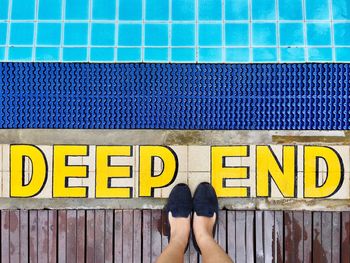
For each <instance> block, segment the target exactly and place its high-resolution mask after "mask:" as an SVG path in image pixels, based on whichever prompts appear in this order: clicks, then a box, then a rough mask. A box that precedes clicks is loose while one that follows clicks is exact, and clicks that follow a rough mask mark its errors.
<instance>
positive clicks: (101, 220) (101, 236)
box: [94, 210, 105, 262]
mask: <svg viewBox="0 0 350 263" xmlns="http://www.w3.org/2000/svg"><path fill="white" fill-rule="evenodd" d="M94 249H95V262H104V260H105V210H95V248H94Z"/></svg>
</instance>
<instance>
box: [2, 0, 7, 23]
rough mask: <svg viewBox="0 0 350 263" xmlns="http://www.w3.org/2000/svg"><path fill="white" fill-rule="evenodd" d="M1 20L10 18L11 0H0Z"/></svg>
mask: <svg viewBox="0 0 350 263" xmlns="http://www.w3.org/2000/svg"><path fill="white" fill-rule="evenodd" d="M0 6H2V8H0V20H1V19H3V20H7V19H8V7H9V0H0Z"/></svg>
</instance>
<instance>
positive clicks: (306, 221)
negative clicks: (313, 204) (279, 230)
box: [303, 211, 312, 263]
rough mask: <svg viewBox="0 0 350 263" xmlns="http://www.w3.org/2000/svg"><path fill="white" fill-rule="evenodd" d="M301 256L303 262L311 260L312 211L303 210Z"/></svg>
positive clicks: (307, 262) (308, 262)
mask: <svg viewBox="0 0 350 263" xmlns="http://www.w3.org/2000/svg"><path fill="white" fill-rule="evenodd" d="M303 240H304V242H303V256H304V260H303V262H304V263H310V262H312V212H310V211H309V212H308V211H304V212H303Z"/></svg>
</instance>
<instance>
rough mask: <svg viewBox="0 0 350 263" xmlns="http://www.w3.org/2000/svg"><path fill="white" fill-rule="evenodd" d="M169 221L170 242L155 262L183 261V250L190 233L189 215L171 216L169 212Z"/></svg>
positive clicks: (175, 262)
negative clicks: (185, 216) (186, 216)
mask: <svg viewBox="0 0 350 263" xmlns="http://www.w3.org/2000/svg"><path fill="white" fill-rule="evenodd" d="M169 223H170V226H171V227H170V229H171V234H170V242H169V244H168V246H167V247H166V248H165V250H164V251H163V252H162V254H161V255H160V256H159V258H158V259H157V261H156V262H157V263H162V262H166V263H169V262H174V263H177V262H184V252H185V249H186V247H187V243H188V237H189V235H190V227H191V220H190V216H189V217H188V218H184V217H172V216H171V213H169Z"/></svg>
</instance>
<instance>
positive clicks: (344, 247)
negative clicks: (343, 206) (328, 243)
mask: <svg viewBox="0 0 350 263" xmlns="http://www.w3.org/2000/svg"><path fill="white" fill-rule="evenodd" d="M341 221H342V222H341V262H342V263H348V262H350V212H342V215H341Z"/></svg>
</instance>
